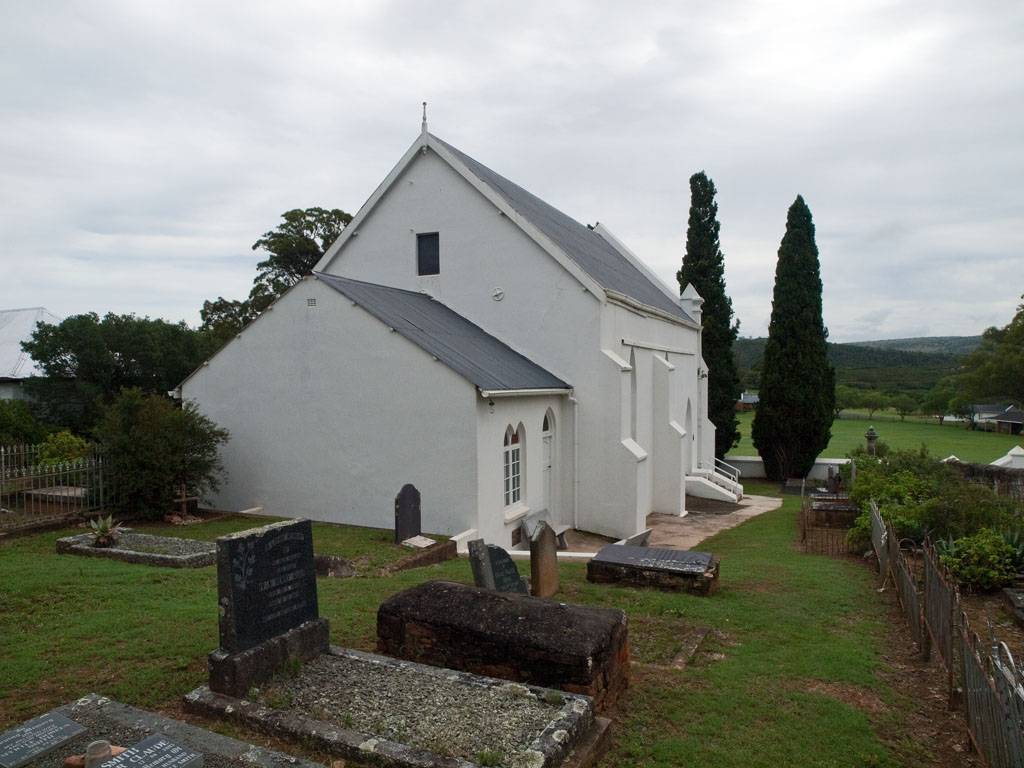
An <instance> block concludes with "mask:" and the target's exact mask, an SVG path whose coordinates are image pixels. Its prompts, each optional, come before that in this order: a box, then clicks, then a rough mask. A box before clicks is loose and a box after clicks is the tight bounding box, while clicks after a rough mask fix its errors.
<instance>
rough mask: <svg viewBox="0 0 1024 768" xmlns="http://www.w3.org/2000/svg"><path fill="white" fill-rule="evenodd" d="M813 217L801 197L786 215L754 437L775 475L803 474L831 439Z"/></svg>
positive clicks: (830, 377)
mask: <svg viewBox="0 0 1024 768" xmlns="http://www.w3.org/2000/svg"><path fill="white" fill-rule="evenodd" d="M820 271H821V269H820V265H819V262H818V246H817V244H816V243H815V240H814V223H813V221H812V220H811V212H810V210H809V209H808V208H807V204H806V203H805V202H804V199H803V197H800V196H797V198H796V200H795V201H794V202H793V204H792V205H791V206H790V208H789V213H788V215H787V218H786V234H785V235H784V236H783V238H782V243H781V244H780V246H779V256H778V262H777V264H776V267H775V291H774V294H773V297H772V314H771V320H770V321H769V324H768V341H767V342H765V347H764V365H763V368H762V371H761V387H760V390H759V395H760V398H761V402H760V403H759V404H758V408H757V413H756V414H755V416H754V423H753V425H752V427H751V436H752V438H753V442H754V446H755V447H756V448H757V450H758V452H759V453H760V455H761V458H762V460H763V461H764V469H765V475H766V476H767V477H768V478H769V479H772V480H783V479H785V478H787V477H805V476H806V475H807V473H808V472H809V471H810V470H811V467H813V466H814V460H815V459H816V458H817V457H818V454H819V453H821V451H822V450H824V448H825V446H827V445H828V441H829V439H830V438H831V431H830V430H831V427H832V420H833V417H834V404H835V370H834V369H833V368H832V366H831V365H829V362H828V350H827V346H826V339H827V338H828V331H827V330H826V328H825V324H824V321H823V319H822V311H821V274H820Z"/></svg>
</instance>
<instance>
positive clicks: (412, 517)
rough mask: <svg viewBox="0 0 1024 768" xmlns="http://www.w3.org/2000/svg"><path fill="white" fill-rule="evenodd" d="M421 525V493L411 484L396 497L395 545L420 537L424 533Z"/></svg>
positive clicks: (406, 485)
mask: <svg viewBox="0 0 1024 768" xmlns="http://www.w3.org/2000/svg"><path fill="white" fill-rule="evenodd" d="M421 528H422V525H421V523H420V492H419V491H418V490H416V486H415V485H411V484H409V483H407V484H405V485H403V486H402V490H400V491H399V492H398V495H397V496H395V544H401V543H402V542H403V541H405V540H406V539H411V538H412V537H414V536H419V535H420V534H421V533H423V531H422V530H421Z"/></svg>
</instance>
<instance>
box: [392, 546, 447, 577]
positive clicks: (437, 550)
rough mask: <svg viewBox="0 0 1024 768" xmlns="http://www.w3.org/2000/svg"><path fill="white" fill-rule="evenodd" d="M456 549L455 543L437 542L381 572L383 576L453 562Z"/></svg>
mask: <svg viewBox="0 0 1024 768" xmlns="http://www.w3.org/2000/svg"><path fill="white" fill-rule="evenodd" d="M458 554H459V553H458V549H457V545H456V543H455V541H454V540H453V539H449V540H448V541H442V542H438V543H437V544H434V545H433V546H432V547H427V548H426V549H424V550H421V551H420V552H417V553H415V554H413V555H410V556H409V557H407V558H405V559H404V560H399V561H398V562H397V563H392V564H391V565H389V566H386V567H385V568H382V569H381V570H382V571H383V572H384V574H385V575H386V574H389V573H397V572H398V571H408V570H411V569H413V568H423V567H425V566H428V565H436V564H437V563H443V562H445V561H447V560H454V559H455V558H456V557H458Z"/></svg>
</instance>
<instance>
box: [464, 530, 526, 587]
mask: <svg viewBox="0 0 1024 768" xmlns="http://www.w3.org/2000/svg"><path fill="white" fill-rule="evenodd" d="M469 564H470V567H471V568H472V569H473V583H474V584H476V586H478V587H483V588H484V589H493V590H495V591H496V592H508V593H510V594H515V595H528V594H529V591H528V590H527V589H526V582H524V581H523V577H522V576H520V575H519V569H518V568H516V564H515V563H514V562H512V558H511V557H509V556H508V552H506V551H505V550H504V549H502V548H501V547H498V546H495V545H494V544H484V540H483V539H473V540H472V541H470V542H469Z"/></svg>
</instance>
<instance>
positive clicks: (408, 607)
mask: <svg viewBox="0 0 1024 768" xmlns="http://www.w3.org/2000/svg"><path fill="white" fill-rule="evenodd" d="M377 648H378V650H380V651H381V652H383V653H386V654H388V655H389V656H395V657H397V658H402V659H411V660H415V661H419V662H422V663H426V664H432V665H435V666H439V667H447V668H449V669H461V670H465V671H467V672H473V673H476V674H480V675H488V676H491V677H500V678H503V679H506V680H512V681H514V682H529V683H533V684H535V685H544V686H548V687H551V688H559V689H561V690H563V691H569V692H571V693H581V694H584V695H586V696H591V697H592V698H593V699H594V703H595V706H596V708H597V711H599V712H600V711H603V710H604V709H605V708H606V707H607V706H609V705H610V704H611V703H612V702H613V701H614V700H615V698H616V697H617V696H618V695H619V693H621V691H622V690H623V689H624V688H625V687H626V685H627V684H628V682H629V632H628V627H627V624H626V614H625V613H624V612H623V611H621V610H618V609H615V608H594V607H591V606H584V605H573V604H570V603H560V602H558V601H555V600H545V599H542V598H537V597H528V596H526V595H510V594H502V593H499V592H494V591H492V590H488V589H482V588H479V587H474V586H470V585H469V584H459V583H456V582H450V581H428V582H425V583H423V584H419V585H418V586H415V587H411V588H410V589H407V590H405V591H403V592H399V593H398V594H396V595H393V596H392V597H390V598H388V599H387V600H385V601H384V602H383V603H382V604H381V606H380V608H379V609H378V611H377Z"/></svg>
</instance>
